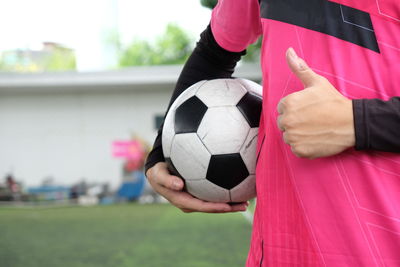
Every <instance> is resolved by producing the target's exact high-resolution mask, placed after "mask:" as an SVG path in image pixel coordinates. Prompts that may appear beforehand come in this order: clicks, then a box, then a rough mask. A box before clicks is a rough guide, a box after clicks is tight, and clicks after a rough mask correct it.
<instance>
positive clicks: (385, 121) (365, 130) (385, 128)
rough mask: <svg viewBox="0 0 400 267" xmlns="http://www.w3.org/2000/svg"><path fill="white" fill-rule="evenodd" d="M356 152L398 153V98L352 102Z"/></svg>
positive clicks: (399, 133)
mask: <svg viewBox="0 0 400 267" xmlns="http://www.w3.org/2000/svg"><path fill="white" fill-rule="evenodd" d="M353 112H354V127H355V135H356V149H357V150H379V151H386V152H400V97H393V98H391V99H390V100H389V101H383V100H380V99H357V100H353Z"/></svg>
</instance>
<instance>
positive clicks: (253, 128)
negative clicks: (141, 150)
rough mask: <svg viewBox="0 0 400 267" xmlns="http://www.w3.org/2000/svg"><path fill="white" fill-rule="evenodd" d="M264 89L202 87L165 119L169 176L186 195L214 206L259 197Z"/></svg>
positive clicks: (222, 84)
mask: <svg viewBox="0 0 400 267" xmlns="http://www.w3.org/2000/svg"><path fill="white" fill-rule="evenodd" d="M261 108H262V88H261V86H260V85H259V84H257V83H255V82H252V81H250V80H246V79H216V80H208V81H200V82H198V83H196V84H194V85H192V86H191V87H189V88H188V89H187V90H185V91H184V92H183V93H182V94H181V95H180V96H179V97H178V98H177V99H176V100H175V101H174V103H173V104H172V106H171V107H170V110H169V111H168V114H167V116H166V118H165V122H164V127H163V133H162V145H163V152H164V156H165V159H166V162H167V165H168V168H169V170H170V172H171V173H172V174H174V175H177V176H179V177H181V178H182V179H184V182H185V189H186V191H187V192H189V193H190V194H191V195H193V196H195V197H196V198H199V199H203V200H206V201H212V202H243V201H247V200H249V199H251V198H253V197H255V195H256V189H255V167H256V157H257V155H256V146H257V135H258V126H259V120H260V115H261Z"/></svg>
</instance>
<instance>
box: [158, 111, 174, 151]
mask: <svg viewBox="0 0 400 267" xmlns="http://www.w3.org/2000/svg"><path fill="white" fill-rule="evenodd" d="M174 118H175V111H174V110H172V109H170V110H169V111H168V114H167V117H166V118H165V120H164V126H163V130H162V135H161V138H162V139H161V141H162V148H163V153H164V157H169V156H170V155H171V145H172V140H173V139H174V136H175V130H174Z"/></svg>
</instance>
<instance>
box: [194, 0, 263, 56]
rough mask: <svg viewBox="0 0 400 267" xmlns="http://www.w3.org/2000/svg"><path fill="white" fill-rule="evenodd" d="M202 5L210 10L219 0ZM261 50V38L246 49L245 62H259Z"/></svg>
mask: <svg viewBox="0 0 400 267" xmlns="http://www.w3.org/2000/svg"><path fill="white" fill-rule="evenodd" d="M200 3H201V5H202V6H204V7H208V8H210V9H213V8H214V7H215V6H216V5H217V3H218V0H200ZM260 49H261V38H260V39H258V41H257V42H255V43H254V44H252V45H249V46H248V47H247V49H246V52H247V53H246V55H245V56H244V57H243V61H246V62H255V61H258V60H259V58H260Z"/></svg>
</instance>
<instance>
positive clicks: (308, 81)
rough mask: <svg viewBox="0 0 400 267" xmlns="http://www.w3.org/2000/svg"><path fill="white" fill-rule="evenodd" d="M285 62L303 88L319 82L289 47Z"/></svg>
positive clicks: (316, 75) (315, 75)
mask: <svg viewBox="0 0 400 267" xmlns="http://www.w3.org/2000/svg"><path fill="white" fill-rule="evenodd" d="M286 61H287V63H288V65H289V67H290V69H291V70H292V72H293V74H294V75H296V76H297V78H299V79H300V81H301V82H302V83H303V85H304V87H311V86H313V85H315V84H316V83H317V82H318V81H319V75H318V74H316V73H315V72H314V71H313V70H312V69H311V68H310V67H309V66H308V65H307V63H306V62H305V61H304V60H303V59H302V58H299V57H298V56H297V54H296V52H295V51H294V49H293V48H291V47H290V48H289V49H288V50H287V51H286Z"/></svg>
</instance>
